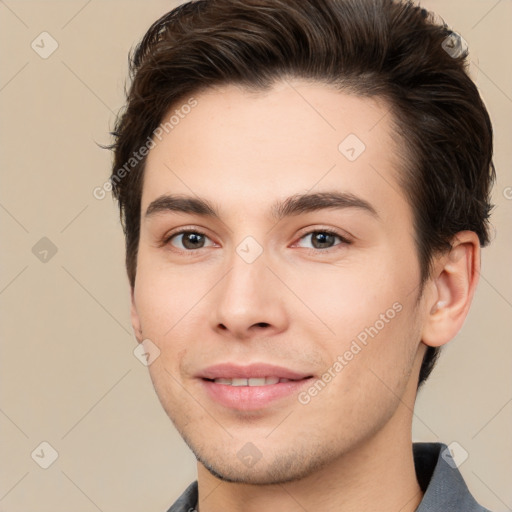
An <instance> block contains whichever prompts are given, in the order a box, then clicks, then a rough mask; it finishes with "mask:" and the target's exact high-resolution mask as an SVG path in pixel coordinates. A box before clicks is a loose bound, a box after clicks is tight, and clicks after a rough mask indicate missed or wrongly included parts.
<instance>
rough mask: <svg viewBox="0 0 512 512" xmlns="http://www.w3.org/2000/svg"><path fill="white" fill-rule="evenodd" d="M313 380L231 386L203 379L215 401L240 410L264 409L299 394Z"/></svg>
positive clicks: (207, 390)
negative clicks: (266, 384)
mask: <svg viewBox="0 0 512 512" xmlns="http://www.w3.org/2000/svg"><path fill="white" fill-rule="evenodd" d="M310 381H311V377H309V378H306V379H301V380H294V381H290V382H278V383H277V384H269V385H268V386H230V385H227V384H217V383H215V382H213V381H210V380H206V379H202V383H203V386H204V388H205V389H206V392H207V394H208V395H209V396H210V398H212V399H213V400H214V401H216V402H218V403H219V404H221V405H223V406H224V407H228V408H230V409H237V410H240V411H255V410H257V409H263V408H264V407H266V406H268V405H270V404H271V403H272V402H275V401H277V400H279V399H282V398H286V397H289V396H290V395H294V394H295V395H297V394H298V393H299V391H300V389H301V388H302V387H304V386H306V385H307V384H308V383H309V382H310Z"/></svg>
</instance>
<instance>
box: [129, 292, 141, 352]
mask: <svg viewBox="0 0 512 512" xmlns="http://www.w3.org/2000/svg"><path fill="white" fill-rule="evenodd" d="M134 294H135V289H134V287H132V289H131V308H130V316H131V319H132V327H133V332H134V333H135V337H136V338H137V341H138V342H139V343H142V340H143V336H142V328H141V326H140V318H139V313H138V312H137V306H136V305H135V297H134Z"/></svg>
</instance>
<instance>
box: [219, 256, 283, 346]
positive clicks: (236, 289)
mask: <svg viewBox="0 0 512 512" xmlns="http://www.w3.org/2000/svg"><path fill="white" fill-rule="evenodd" d="M231 263H232V264H231V266H230V270H229V271H228V272H227V274H226V275H225V277H224V278H223V279H222V280H221V282H220V283H219V284H218V285H217V286H216V287H215V289H214V293H213V294H212V302H211V304H212V313H211V325H212V327H213V329H214V330H216V331H217V332H218V333H220V334H221V335H223V336H229V337H231V338H232V339H236V340H248V339H250V338H253V337H258V336H262V335H263V336H271V335H273V334H277V333H279V332H282V331H284V330H286V328H287V325H288V316H287V310H286V307H285V302H284V301H285V299H286V294H285V290H283V285H282V283H281V282H280V281H279V279H277V277H276V275H275V271H274V272H273V271H271V270H270V269H269V267H268V265H267V258H266V256H265V252H263V253H262V254H261V255H260V256H259V257H258V258H257V259H256V260H255V261H253V262H251V263H248V262H247V261H245V260H244V259H243V258H241V257H240V256H239V255H238V254H236V253H235V254H234V255H233V258H232V259H231Z"/></svg>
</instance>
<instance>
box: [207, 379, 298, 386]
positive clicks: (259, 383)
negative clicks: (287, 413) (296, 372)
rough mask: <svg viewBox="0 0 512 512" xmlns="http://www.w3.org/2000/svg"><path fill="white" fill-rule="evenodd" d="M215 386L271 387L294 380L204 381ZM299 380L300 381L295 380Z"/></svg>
mask: <svg viewBox="0 0 512 512" xmlns="http://www.w3.org/2000/svg"><path fill="white" fill-rule="evenodd" d="M205 380H208V381H210V382H215V384H224V385H225V386H235V387H236V386H251V387H252V386H273V385H274V384H279V383H281V384H282V383H284V382H296V381H295V380H294V379H282V378H279V377H251V378H249V379H226V378H220V379H205ZM297 380H300V379H297Z"/></svg>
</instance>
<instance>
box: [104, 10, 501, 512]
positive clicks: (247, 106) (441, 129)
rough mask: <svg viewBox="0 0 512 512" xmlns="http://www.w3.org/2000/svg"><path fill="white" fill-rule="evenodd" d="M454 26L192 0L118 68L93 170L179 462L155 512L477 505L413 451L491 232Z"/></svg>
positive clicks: (399, 14)
mask: <svg viewBox="0 0 512 512" xmlns="http://www.w3.org/2000/svg"><path fill="white" fill-rule="evenodd" d="M465 57H466V52H465V51H464V47H463V44H462V41H461V39H460V38H458V36H457V35H456V34H454V33H452V32H450V31H449V30H448V29H447V28H446V27H444V26H440V25H437V24H436V23H435V22H434V21H433V19H432V17H431V16H430V15H429V14H428V13H427V12H426V11H424V10H423V9H421V8H419V7H416V6H414V5H413V4H412V3H409V2H398V1H397V2H392V1H389V0H377V1H376V0H372V1H370V0H365V1H361V0H302V1H300V2H297V1H296V0H242V1H240V0H236V1H235V0H203V1H198V2H189V3H186V4H183V5H181V6H180V7H178V8H176V9H175V10H173V11H171V12H170V13H168V14H167V15H165V16H164V17H162V18H161V19H160V20H158V21H157V22H156V23H155V24H154V25H153V26H152V27H151V28H150V29H149V31H148V32H147V34H146V35H145V37H144V38H143V40H142V42H141V43H140V45H139V46H138V47H137V49H136V51H135V53H134V55H133V58H132V63H131V66H132V67H131V72H132V79H133V80H132V84H131V88H130V90H129V94H128V97H127V107H126V110H125V111H124V113H123V115H122V116H121V117H120V118H119V120H118V123H117V126H116V130H115V133H114V135H115V137H116V140H115V143H114V145H113V149H114V156H115V159H114V167H113V174H112V177H111V180H112V183H113V187H114V195H115V197H116V198H117V199H118V200H119V204H120V208H121V210H120V211H121V218H122V221H123V226H124V230H125V235H126V251H127V252H126V265H127V271H128V277H129V280H130V285H131V290H132V323H133V328H134V331H135V335H136V337H137V340H138V341H139V342H140V343H143V345H144V350H145V351H146V353H147V354H148V357H149V363H150V366H149V368H150V375H151V378H152V381H153V384H154V387H155V390H156V392H157V394H158V396H159V399H160V401H161V403H162V405H163V407H164V409H165V411H166V412H167V414H168V415H169V417H170V419H171V420H172V421H173V423H174V425H175V426H176V428H177V429H178V431H179V432H180V434H181V435H182V437H183V439H184V440H185V441H186V443H187V444H188V446H189V447H190V448H191V450H192V451H193V452H194V454H195V456H196V458H197V461H198V466H197V469H198V480H197V482H194V483H193V484H192V485H191V486H190V487H189V488H188V489H187V490H186V492H185V493H184V494H183V496H182V497H181V498H180V499H179V500H178V501H177V502H176V503H175V504H174V505H173V506H172V507H171V509H170V510H171V511H185V510H191V509H196V510H197V509H200V510H201V512H209V511H217V510H222V511H236V510H242V509H243V510H245V511H247V510H249V511H252V510H254V511H256V510H257V511H261V510H281V511H296V510H323V511H334V510H344V511H361V510H379V511H381V512H387V511H390V512H391V511H393V512H397V511H402V512H409V511H414V510H417V511H420V512H426V511H434V510H435V511H437V510H439V511H441V510H442V511H446V510H460V511H465V512H468V511H482V510H485V509H484V508H482V507H481V506H479V505H478V504H477V503H476V502H475V500H474V499H473V498H472V496H471V494H470V493H469V491H468V489H467V487H466V486H465V484H464V482H463V480H462V477H461V475H460V473H459V471H458V469H457V464H456V460H455V459H454V458H453V457H452V454H451V452H450V450H449V449H448V448H447V447H446V445H443V444H441V443H417V444H414V445H413V444H412V440H411V425H412V414H413V408H414V402H415V398H416V394H417V390H418V387H419V386H420V385H421V384H422V383H423V382H424V381H425V380H426V379H427V377H428V375H429V373H430V371H431V370H432V367H433V365H434V362H435V359H436V357H437V355H438V352H439V349H440V347H442V346H443V345H444V344H446V343H447V342H448V341H450V340H451V339H452V338H453V337H454V336H455V335H456V333H457V332H458V331H459V329H460V328H461V326H462V324H463V322H464V320H465V318H466V315H467V313H468V310H469V307H470V304H471V300H472V297H473V294H474V292H475V288H476V285H477V280H478V274H479V268H480V247H481V246H484V245H486V244H487V243H488V224H487V222H488V217H489V211H490V208H491V206H490V204H489V194H490V188H491V185H492V182H493V179H494V168H493V164H492V129H491V124H490V120H489V116H488V114H487V111H486V109H485V107H484V105H483V103H482V100H481V99H480V97H479V94H478V91H477V89H476V87H475V85H474V84H473V83H472V81H471V80H470V79H469V77H468V76H467V74H466V71H465Z"/></svg>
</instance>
